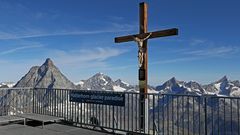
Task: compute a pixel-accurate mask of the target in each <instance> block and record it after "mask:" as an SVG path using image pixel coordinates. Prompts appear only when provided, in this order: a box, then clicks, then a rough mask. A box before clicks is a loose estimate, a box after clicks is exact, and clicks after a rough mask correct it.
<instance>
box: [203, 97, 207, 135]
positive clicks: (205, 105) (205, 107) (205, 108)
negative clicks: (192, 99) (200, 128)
mask: <svg viewBox="0 0 240 135" xmlns="http://www.w3.org/2000/svg"><path fill="white" fill-rule="evenodd" d="M203 98H204V114H205V118H204V119H205V120H204V121H205V135H207V97H206V96H204V97H203Z"/></svg>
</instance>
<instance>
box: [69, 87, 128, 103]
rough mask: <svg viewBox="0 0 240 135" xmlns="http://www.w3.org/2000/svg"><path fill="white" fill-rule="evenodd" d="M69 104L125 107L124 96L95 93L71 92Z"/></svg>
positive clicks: (110, 93)
mask: <svg viewBox="0 0 240 135" xmlns="http://www.w3.org/2000/svg"><path fill="white" fill-rule="evenodd" d="M70 102H79V103H92V104H103V105H114V106H125V94H124V93H113V92H96V91H80V90H79V91H72V92H70Z"/></svg>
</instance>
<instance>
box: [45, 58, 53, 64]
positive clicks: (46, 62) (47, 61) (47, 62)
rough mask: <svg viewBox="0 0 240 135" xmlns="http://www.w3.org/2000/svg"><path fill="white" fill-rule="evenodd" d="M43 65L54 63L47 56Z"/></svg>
mask: <svg viewBox="0 0 240 135" xmlns="http://www.w3.org/2000/svg"><path fill="white" fill-rule="evenodd" d="M43 65H46V66H53V65H54V64H53V61H52V60H51V59H50V58H47V59H46V61H45V62H44V64H43Z"/></svg>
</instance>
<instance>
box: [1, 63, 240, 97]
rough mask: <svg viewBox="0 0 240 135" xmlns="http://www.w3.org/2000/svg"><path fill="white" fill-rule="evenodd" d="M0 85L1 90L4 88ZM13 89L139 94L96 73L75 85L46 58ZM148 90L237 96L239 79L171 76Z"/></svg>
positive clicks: (132, 86)
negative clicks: (201, 81) (200, 79)
mask: <svg viewBox="0 0 240 135" xmlns="http://www.w3.org/2000/svg"><path fill="white" fill-rule="evenodd" d="M1 86H2V87H3V85H0V87H1ZM14 87H36V88H61V89H80V90H111V91H118V92H122V91H126V92H138V86H136V85H131V84H129V83H126V82H124V81H122V80H121V79H118V80H113V79H112V78H111V77H109V76H107V75H105V74H103V73H97V74H95V75H93V76H92V77H90V78H89V79H86V80H81V81H79V82H78V83H75V84H74V83H73V82H71V81H70V80H69V79H67V77H65V76H64V75H63V74H62V73H61V71H60V70H59V69H58V68H57V67H56V66H55V65H54V63H53V61H52V60H51V59H49V58H48V59H46V61H45V62H44V63H43V64H42V65H41V66H33V67H32V68H31V69H30V70H29V72H28V73H27V74H26V75H25V76H23V77H22V78H21V79H20V80H19V81H18V82H17V83H16V85H15V86H14ZM148 90H149V92H150V93H158V92H159V93H162V94H195V95H203V94H211V95H219V96H240V82H239V81H238V80H235V81H230V80H229V79H228V78H227V77H226V76H224V77H222V78H221V79H219V80H218V81H215V82H213V83H211V84H207V85H201V84H199V83H198V82H194V81H190V82H185V81H179V80H177V79H176V78H175V77H173V78H171V79H169V80H168V81H166V82H165V83H163V84H162V85H159V86H157V87H153V86H148Z"/></svg>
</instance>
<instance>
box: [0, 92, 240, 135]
mask: <svg viewBox="0 0 240 135" xmlns="http://www.w3.org/2000/svg"><path fill="white" fill-rule="evenodd" d="M71 91H76V90H67V89H40V88H39V89H38V88H34V89H8V90H6V89H5V90H2V89H1V90H0V115H10V114H17V113H38V114H44V115H52V116H57V117H63V118H64V119H65V121H66V122H68V123H69V124H75V125H76V126H82V127H90V128H100V129H107V130H112V131H124V132H132V133H139V132H140V129H139V128H140V127H139V97H140V94H139V93H133V92H126V93H122V94H124V95H125V106H112V105H103V104H90V103H79V102H70V100H69V99H70V96H69V95H70V92H71ZM98 92H99V91H96V94H97V93H98ZM101 93H111V92H110V91H101ZM147 97H148V98H147V101H148V130H146V131H145V133H146V134H158V135H193V134H194V135H215V134H218V135H225V134H231V135H237V134H240V121H239V118H240V116H239V115H240V112H239V111H240V110H239V109H240V108H239V102H240V98H238V97H220V96H210V95H202V96H199V95H173V94H156V93H149V94H147Z"/></svg>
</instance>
